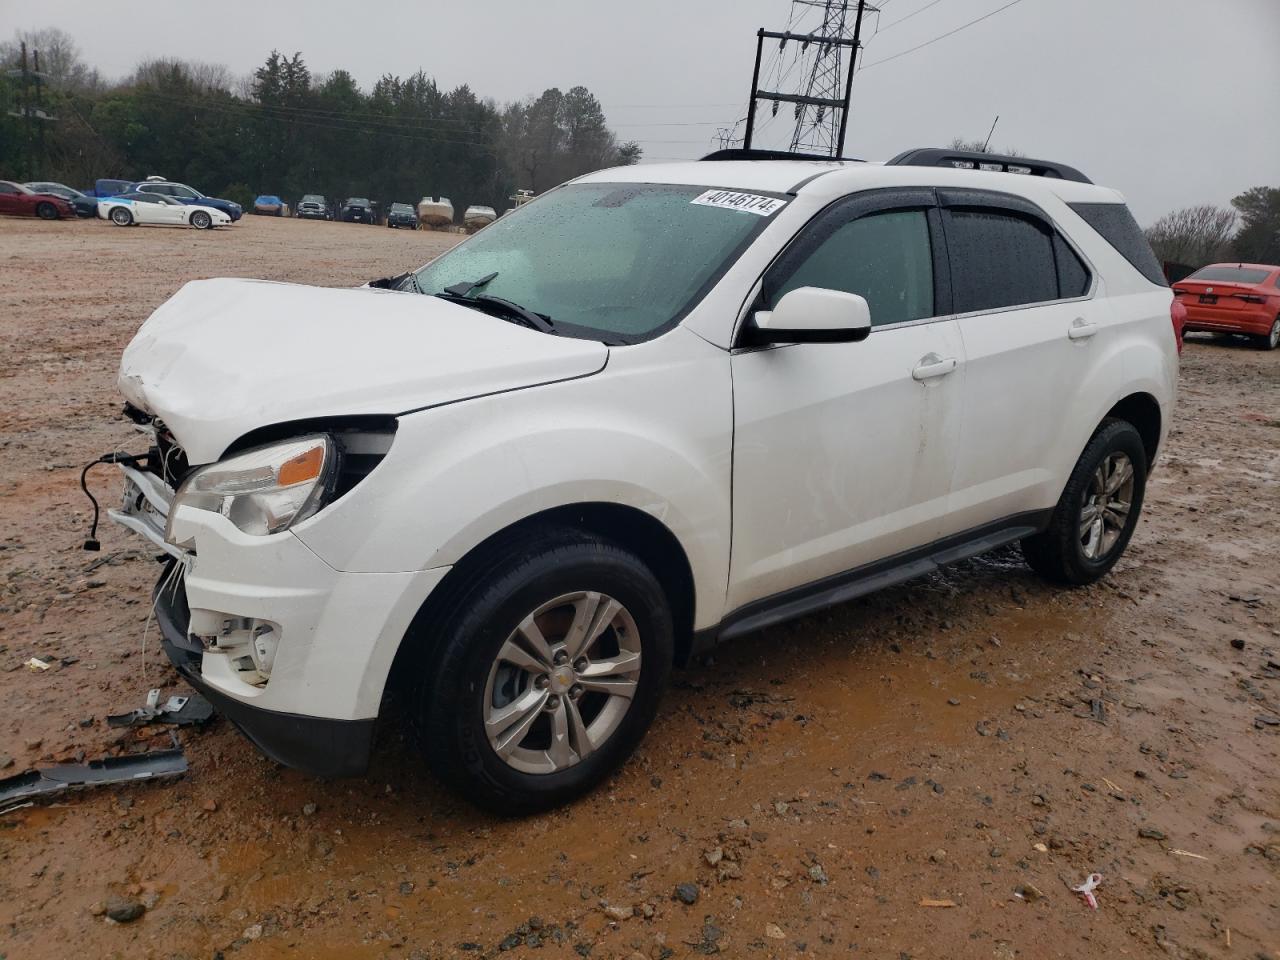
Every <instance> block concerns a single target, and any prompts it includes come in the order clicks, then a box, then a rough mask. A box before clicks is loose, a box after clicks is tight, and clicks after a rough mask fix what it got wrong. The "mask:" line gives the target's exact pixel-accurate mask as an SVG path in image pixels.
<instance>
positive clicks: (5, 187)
mask: <svg viewBox="0 0 1280 960" xmlns="http://www.w3.org/2000/svg"><path fill="white" fill-rule="evenodd" d="M18 192H19V191H18V189H17V188H16V187H11V186H9V184H7V183H0V193H18Z"/></svg>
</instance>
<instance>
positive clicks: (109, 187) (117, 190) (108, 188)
mask: <svg viewBox="0 0 1280 960" xmlns="http://www.w3.org/2000/svg"><path fill="white" fill-rule="evenodd" d="M133 184H134V181H133V180H95V181H93V189H92V190H85V191H83V193H84V195H85V196H87V197H96V198H98V199H101V198H102V197H118V196H120V194H122V193H128V192H129V191H130V190H131V189H132V188H133Z"/></svg>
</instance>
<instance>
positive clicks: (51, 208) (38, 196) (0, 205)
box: [0, 180, 76, 220]
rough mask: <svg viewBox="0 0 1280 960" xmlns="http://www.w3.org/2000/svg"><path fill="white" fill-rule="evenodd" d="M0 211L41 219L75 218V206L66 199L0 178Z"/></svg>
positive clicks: (16, 215) (11, 214)
mask: <svg viewBox="0 0 1280 960" xmlns="http://www.w3.org/2000/svg"><path fill="white" fill-rule="evenodd" d="M0 213H7V214H9V215H10V216H13V217H39V218H40V219H41V220H57V219H58V218H59V217H71V218H72V219H75V215H76V208H75V207H73V206H72V205H71V203H70V202H69V201H68V200H65V199H64V198H62V197H59V196H55V195H54V194H52V193H36V192H35V191H34V190H32V189H31V188H30V187H24V186H23V185H22V184H20V183H13V182H12V181H10V180H0Z"/></svg>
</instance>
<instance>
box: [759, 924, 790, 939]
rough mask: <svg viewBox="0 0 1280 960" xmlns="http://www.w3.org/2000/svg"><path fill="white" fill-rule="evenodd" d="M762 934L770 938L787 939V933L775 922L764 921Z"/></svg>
mask: <svg viewBox="0 0 1280 960" xmlns="http://www.w3.org/2000/svg"><path fill="white" fill-rule="evenodd" d="M764 935H765V936H766V937H768V938H770V939H771V940H785V939H787V935H786V934H785V933H784V932H783V930H782V928H781V927H780V926H778V925H777V924H776V923H766V924H765V925H764Z"/></svg>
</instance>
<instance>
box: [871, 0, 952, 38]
mask: <svg viewBox="0 0 1280 960" xmlns="http://www.w3.org/2000/svg"><path fill="white" fill-rule="evenodd" d="M941 2H942V0H930V2H929V3H926V4H925V5H924V6H923V7H921V8H920V9H919V10H912V11H911V12H910V13H908V14H907V15H906V16H902V17H899V18H898V19H897V20H894V21H893V22H892V23H886V24H885V25H884V26H883V27H882V26H880V25H879V24H877V25H876V33H879V32H880V31H881V30H888V29H890V28H891V27H896V26H897V25H898V24H900V23H903V22H904V21H907V20H910V19H911V18H912V17H914V16H915V15H916V14H917V13H924V12H925V11H926V10H928V9H929V8H930V7H936V6H937V5H938V4H940V3H941ZM886 5H887V4H886Z"/></svg>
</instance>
